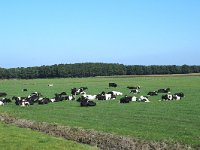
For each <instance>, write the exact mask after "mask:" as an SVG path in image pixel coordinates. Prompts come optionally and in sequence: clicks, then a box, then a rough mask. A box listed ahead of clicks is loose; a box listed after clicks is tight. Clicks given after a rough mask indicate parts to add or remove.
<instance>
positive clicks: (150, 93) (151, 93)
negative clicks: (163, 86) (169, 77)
mask: <svg viewBox="0 0 200 150" xmlns="http://www.w3.org/2000/svg"><path fill="white" fill-rule="evenodd" d="M147 95H148V96H156V95H158V92H157V91H153V92H149V93H148V94H147Z"/></svg>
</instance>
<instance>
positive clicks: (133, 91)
mask: <svg viewBox="0 0 200 150" xmlns="http://www.w3.org/2000/svg"><path fill="white" fill-rule="evenodd" d="M130 93H133V94H138V93H140V91H139V90H138V89H132V90H131V91H130Z"/></svg>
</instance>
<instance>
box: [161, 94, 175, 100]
mask: <svg viewBox="0 0 200 150" xmlns="http://www.w3.org/2000/svg"><path fill="white" fill-rule="evenodd" d="M161 99H162V100H173V95H171V94H165V95H162V97H161Z"/></svg>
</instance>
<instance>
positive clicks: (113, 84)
mask: <svg viewBox="0 0 200 150" xmlns="http://www.w3.org/2000/svg"><path fill="white" fill-rule="evenodd" d="M109 87H114V88H116V87H117V84H116V83H109Z"/></svg>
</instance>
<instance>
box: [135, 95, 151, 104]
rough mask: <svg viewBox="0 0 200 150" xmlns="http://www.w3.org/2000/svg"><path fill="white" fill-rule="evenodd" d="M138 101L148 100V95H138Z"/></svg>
mask: <svg viewBox="0 0 200 150" xmlns="http://www.w3.org/2000/svg"><path fill="white" fill-rule="evenodd" d="M137 101H138V102H146V103H147V102H150V101H149V99H148V96H140V97H139V98H138V100H137Z"/></svg>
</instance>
